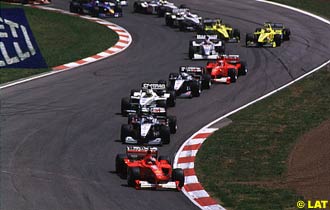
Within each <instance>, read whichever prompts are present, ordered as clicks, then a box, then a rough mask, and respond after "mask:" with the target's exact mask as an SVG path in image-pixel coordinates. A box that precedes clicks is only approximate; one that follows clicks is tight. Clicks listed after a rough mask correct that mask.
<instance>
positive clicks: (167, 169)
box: [116, 146, 184, 190]
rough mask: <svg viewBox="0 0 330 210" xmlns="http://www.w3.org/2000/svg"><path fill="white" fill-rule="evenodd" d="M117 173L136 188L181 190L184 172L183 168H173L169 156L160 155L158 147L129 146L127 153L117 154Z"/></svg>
mask: <svg viewBox="0 0 330 210" xmlns="http://www.w3.org/2000/svg"><path fill="white" fill-rule="evenodd" d="M116 173H117V174H118V175H119V176H120V177H122V178H127V184H128V186H131V187H135V188H136V189H142V188H153V189H160V188H167V189H177V190H181V188H182V187H183V185H184V174H183V170H182V169H181V168H175V169H172V166H171V161H170V159H169V158H168V157H167V156H159V157H158V150H157V148H156V147H139V146H128V147H127V148H126V154H118V155H117V156H116Z"/></svg>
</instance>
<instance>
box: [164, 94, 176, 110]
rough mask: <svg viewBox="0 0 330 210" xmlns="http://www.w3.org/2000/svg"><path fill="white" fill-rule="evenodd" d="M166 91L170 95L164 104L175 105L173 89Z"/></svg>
mask: <svg viewBox="0 0 330 210" xmlns="http://www.w3.org/2000/svg"><path fill="white" fill-rule="evenodd" d="M168 93H169V94H170V97H169V98H168V99H167V100H166V105H167V106H168V107H175V104H176V97H175V91H173V90H171V91H169V92H168Z"/></svg>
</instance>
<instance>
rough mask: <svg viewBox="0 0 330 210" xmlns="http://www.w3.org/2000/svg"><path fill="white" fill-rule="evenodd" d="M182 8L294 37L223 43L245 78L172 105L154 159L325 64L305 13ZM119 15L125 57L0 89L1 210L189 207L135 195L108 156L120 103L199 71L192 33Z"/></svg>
mask: <svg viewBox="0 0 330 210" xmlns="http://www.w3.org/2000/svg"><path fill="white" fill-rule="evenodd" d="M53 3H54V6H56V7H59V8H64V9H67V7H68V5H67V2H64V1H59V0H58V1H55V0H53ZM180 3H185V4H187V5H189V6H190V7H191V9H193V10H194V9H196V10H197V8H198V12H199V14H201V15H202V16H203V17H218V16H220V17H222V18H223V19H224V22H227V23H230V24H231V25H233V26H235V27H238V28H240V30H241V33H242V35H244V34H245V33H246V32H251V31H253V30H254V29H255V28H256V27H257V26H258V25H257V24H262V23H263V22H264V21H269V20H271V21H274V22H275V21H276V22H283V23H285V25H286V26H288V27H290V29H291V31H292V39H291V40H290V41H289V42H286V43H284V44H283V45H282V46H281V47H280V48H276V49H246V48H245V47H242V46H240V44H238V45H235V44H233V45H227V46H228V48H227V49H229V53H235V54H240V55H241V57H242V59H244V60H246V61H247V62H248V66H249V73H248V75H247V76H245V77H241V78H239V80H238V82H237V83H235V84H231V85H228V86H226V85H215V86H213V87H212V88H211V90H208V91H205V92H204V93H203V94H202V95H201V97H200V98H194V99H191V100H189V99H187V100H184V99H182V100H178V103H177V106H176V107H175V108H173V109H171V110H170V112H171V113H172V114H175V115H177V118H178V123H179V130H178V132H177V134H175V135H174V136H173V141H172V142H171V144H170V145H166V146H164V147H162V148H161V149H160V150H161V153H162V154H168V155H172V156H173V153H174V152H175V151H176V150H177V149H178V148H179V146H180V145H181V143H182V142H183V141H184V140H185V139H187V138H188V137H189V136H191V134H192V133H193V132H194V131H195V130H197V129H199V128H200V127H202V126H203V125H205V124H207V122H209V121H212V120H214V119H215V118H217V116H221V115H223V114H224V113H227V112H229V111H231V110H233V109H235V108H237V107H239V106H241V105H243V104H246V103H247V102H249V101H251V100H253V99H256V98H258V97H259V96H261V95H263V94H265V93H267V92H269V91H271V90H273V89H275V88H277V87H279V86H282V85H283V84H285V83H287V82H288V81H291V80H292V79H293V78H297V77H299V76H300V75H302V74H304V73H305V72H306V71H309V70H311V69H313V68H314V67H316V66H318V65H319V64H321V63H323V62H324V61H326V60H328V59H329V55H330V43H329V42H328V40H327V39H328V37H329V36H330V28H329V27H328V26H327V25H326V24H323V23H321V22H319V21H317V20H315V19H312V18H310V17H308V16H305V15H301V14H298V13H296V12H293V11H289V10H287V9H284V8H278V7H275V6H272V5H267V4H262V3H258V2H255V1H245V0H237V1H235V2H232V1H223V0H209V1H208V3H207V4H205V3H203V2H200V1H198V0H193V1H180V2H176V4H180ZM207 11H211V12H210V13H207ZM266 11H267V12H266ZM124 12H126V13H125V17H123V18H121V19H111V21H112V22H114V23H116V24H118V25H120V26H123V27H125V28H126V29H127V30H128V31H129V32H130V33H131V35H132V36H133V40H134V42H133V43H132V44H131V46H130V48H129V49H128V50H127V51H125V52H123V53H121V54H118V55H115V56H113V57H111V58H108V59H105V60H102V61H100V62H97V63H94V64H92V65H86V66H82V67H80V68H77V69H76V70H73V71H70V72H67V73H64V74H57V75H54V76H52V77H48V78H44V79H40V80H36V81H33V82H29V83H26V84H22V85H19V86H15V87H11V88H8V89H5V90H3V91H2V96H1V97H2V98H1V99H2V100H1V202H0V203H1V209H38V210H39V209H49V210H52V209H61V210H62V209H63V210H64V209H68V210H69V209H70V210H72V209H123V210H124V209H155V210H158V209H159V210H162V209H180V210H185V209H197V207H195V206H194V205H193V204H192V203H191V202H190V201H189V200H188V199H187V198H186V197H185V196H184V195H183V194H182V193H176V192H171V191H148V190H146V191H136V190H134V189H131V188H128V187H126V186H125V183H126V182H125V180H121V179H120V178H119V177H118V176H117V175H115V174H114V173H113V171H114V158H115V155H116V154H117V153H118V152H121V151H123V150H124V148H125V147H124V146H123V145H122V144H121V143H119V142H117V141H118V139H119V128H120V125H121V123H124V122H125V121H126V119H125V118H122V117H121V116H120V115H118V112H119V111H120V98H121V97H122V96H126V95H127V94H128V93H129V90H130V89H132V88H136V87H139V86H140V83H141V82H142V81H157V80H158V79H162V78H167V76H168V73H169V72H172V71H177V69H178V66H180V65H187V64H195V65H196V64H197V65H204V64H205V62H198V61H197V62H191V61H189V60H188V59H187V57H188V56H187V45H188V40H189V39H191V38H192V35H193V34H191V33H179V32H177V31H176V30H173V29H170V28H168V27H166V26H165V24H164V20H163V19H160V18H156V17H154V16H149V15H142V14H131V13H130V12H129V9H128V11H124ZM278 14H281V15H280V16H279V15H278ZM242 37H243V36H242Z"/></svg>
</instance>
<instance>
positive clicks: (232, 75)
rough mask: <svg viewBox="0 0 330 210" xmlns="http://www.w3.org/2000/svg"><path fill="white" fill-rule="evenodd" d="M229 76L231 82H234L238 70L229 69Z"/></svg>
mask: <svg viewBox="0 0 330 210" xmlns="http://www.w3.org/2000/svg"><path fill="white" fill-rule="evenodd" d="M228 76H229V77H230V82H232V83H234V82H236V80H237V75H236V70H235V69H228Z"/></svg>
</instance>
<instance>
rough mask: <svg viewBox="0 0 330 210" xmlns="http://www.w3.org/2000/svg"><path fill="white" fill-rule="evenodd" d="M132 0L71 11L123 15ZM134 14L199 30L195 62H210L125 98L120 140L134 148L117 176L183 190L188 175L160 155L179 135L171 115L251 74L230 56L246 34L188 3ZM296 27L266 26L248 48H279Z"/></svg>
mask: <svg viewBox="0 0 330 210" xmlns="http://www.w3.org/2000/svg"><path fill="white" fill-rule="evenodd" d="M125 5H128V3H127V1H126V0H71V2H70V11H71V12H75V13H80V14H90V15H92V16H95V17H121V16H123V14H122V8H121V6H125ZM133 12H135V13H143V14H155V15H157V16H158V17H164V19H165V25H166V26H169V27H171V28H178V29H179V30H180V31H193V32H196V36H195V38H194V39H192V40H190V41H189V46H188V56H189V59H191V60H208V61H207V63H206V65H205V66H180V67H179V70H178V71H177V72H172V73H170V74H169V76H168V80H167V81H165V80H159V81H158V82H143V83H142V85H141V87H140V88H139V89H133V90H131V91H130V95H129V96H127V97H123V98H122V99H121V114H122V116H125V117H127V123H125V124H122V126H121V129H120V141H121V142H122V143H123V144H126V145H130V146H127V148H126V153H125V154H118V155H117V156H116V160H115V166H116V173H117V174H118V175H119V176H120V177H122V178H125V179H127V184H128V186H132V187H134V188H136V189H142V188H153V189H159V188H169V189H176V190H181V188H182V187H183V186H184V173H183V170H182V169H180V168H175V169H173V168H172V166H171V161H170V158H169V157H166V156H158V149H157V147H155V146H162V145H166V144H169V143H170V142H171V139H172V135H173V134H175V133H176V131H177V129H178V126H177V119H176V117H175V116H172V115H169V114H168V108H169V107H174V106H175V105H176V100H177V98H193V97H199V96H200V94H201V93H202V91H204V90H207V89H210V88H211V86H212V84H213V83H226V84H230V83H235V82H236V80H237V79H238V77H239V76H243V75H246V74H247V72H248V68H247V63H246V62H245V61H242V60H241V59H240V56H239V55H229V54H226V48H225V45H226V44H227V43H239V42H240V40H241V34H240V30H239V29H237V28H233V27H231V26H230V25H228V24H225V23H223V22H222V20H221V19H220V18H214V19H210V18H203V17H201V16H199V15H198V14H196V13H193V12H191V10H190V8H188V7H187V6H186V5H180V6H176V5H175V4H174V3H171V2H168V1H166V0H136V1H135V2H134V3H133ZM290 34H291V32H290V29H288V28H286V27H285V26H284V25H283V24H281V23H272V22H265V23H264V25H263V27H262V28H257V29H256V30H255V31H254V32H253V33H248V34H246V36H245V46H246V47H273V48H275V47H279V46H281V44H282V43H283V42H284V41H287V40H289V39H290Z"/></svg>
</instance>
